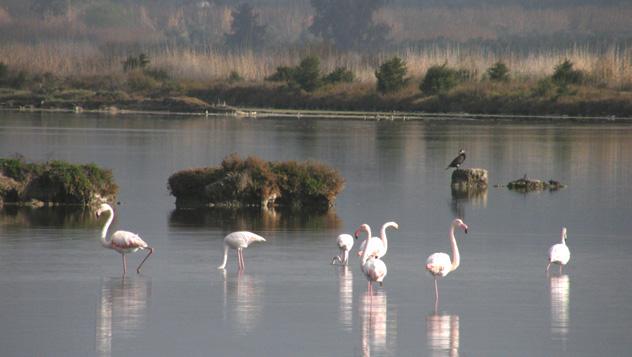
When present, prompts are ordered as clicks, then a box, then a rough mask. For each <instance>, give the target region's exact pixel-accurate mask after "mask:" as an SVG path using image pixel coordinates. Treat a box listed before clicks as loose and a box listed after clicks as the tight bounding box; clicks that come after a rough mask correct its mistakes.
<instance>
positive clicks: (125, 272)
mask: <svg viewBox="0 0 632 357" xmlns="http://www.w3.org/2000/svg"><path fill="white" fill-rule="evenodd" d="M121 256H122V257H123V276H125V274H127V260H126V259H125V254H121Z"/></svg>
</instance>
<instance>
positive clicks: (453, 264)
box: [426, 218, 468, 305]
mask: <svg viewBox="0 0 632 357" xmlns="http://www.w3.org/2000/svg"><path fill="white" fill-rule="evenodd" d="M456 227H459V228H463V231H464V232H465V233H466V234H467V229H468V228H467V225H466V224H465V223H463V221H462V220H460V219H459V218H455V219H454V220H453V221H452V224H451V225H450V246H451V247H452V259H451V258H450V256H449V255H447V254H446V253H434V254H432V255H430V256H429V257H428V260H426V270H428V272H429V273H430V274H431V275H432V276H433V277H434V283H435V303H436V302H438V301H439V289H438V288H437V278H438V277H444V276H446V275H448V273H450V272H451V271H454V270H456V268H458V267H459V264H460V263H461V256H460V255H459V247H458V246H457V245H456V238H455V237H454V229H455V228H456ZM435 305H436V304H435Z"/></svg>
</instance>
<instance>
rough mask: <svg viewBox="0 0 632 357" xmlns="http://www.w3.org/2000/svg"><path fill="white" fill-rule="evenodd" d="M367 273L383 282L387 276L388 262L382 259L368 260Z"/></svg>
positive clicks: (371, 278)
mask: <svg viewBox="0 0 632 357" xmlns="http://www.w3.org/2000/svg"><path fill="white" fill-rule="evenodd" d="M367 263H368V265H369V266H368V268H367V273H368V274H369V278H370V280H372V281H377V282H382V281H383V280H384V277H385V276H386V273H387V269H386V264H384V262H383V261H382V260H380V259H370V260H369V261H368V262H367Z"/></svg>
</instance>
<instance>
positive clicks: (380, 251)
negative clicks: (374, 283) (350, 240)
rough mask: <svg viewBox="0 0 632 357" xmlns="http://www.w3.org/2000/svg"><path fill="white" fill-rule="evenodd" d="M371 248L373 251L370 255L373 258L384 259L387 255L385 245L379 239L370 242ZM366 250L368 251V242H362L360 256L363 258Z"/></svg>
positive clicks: (372, 239)
mask: <svg viewBox="0 0 632 357" xmlns="http://www.w3.org/2000/svg"><path fill="white" fill-rule="evenodd" d="M369 247H371V248H370V249H371V251H370V252H369V254H370V255H371V256H372V257H377V258H382V257H383V256H384V255H385V254H386V249H384V243H382V240H381V239H380V238H378V237H371V240H370V241H369ZM364 249H366V240H365V241H363V242H362V244H361V245H360V250H359V251H358V256H362V254H364Z"/></svg>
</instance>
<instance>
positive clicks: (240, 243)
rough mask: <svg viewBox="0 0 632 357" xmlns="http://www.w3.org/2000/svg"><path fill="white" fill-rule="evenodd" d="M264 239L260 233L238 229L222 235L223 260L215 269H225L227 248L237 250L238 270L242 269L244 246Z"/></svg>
mask: <svg viewBox="0 0 632 357" xmlns="http://www.w3.org/2000/svg"><path fill="white" fill-rule="evenodd" d="M265 241H266V239H265V238H263V237H262V236H260V235H257V234H254V233H252V232H247V231H240V232H233V233H231V234H229V235H227V236H226V237H224V262H223V263H222V265H220V266H218V267H217V269H225V268H226V260H228V248H231V249H235V250H237V263H238V264H239V270H244V268H245V267H246V264H245V263H244V252H243V250H244V249H245V248H248V246H249V245H250V244H251V243H252V242H265Z"/></svg>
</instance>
